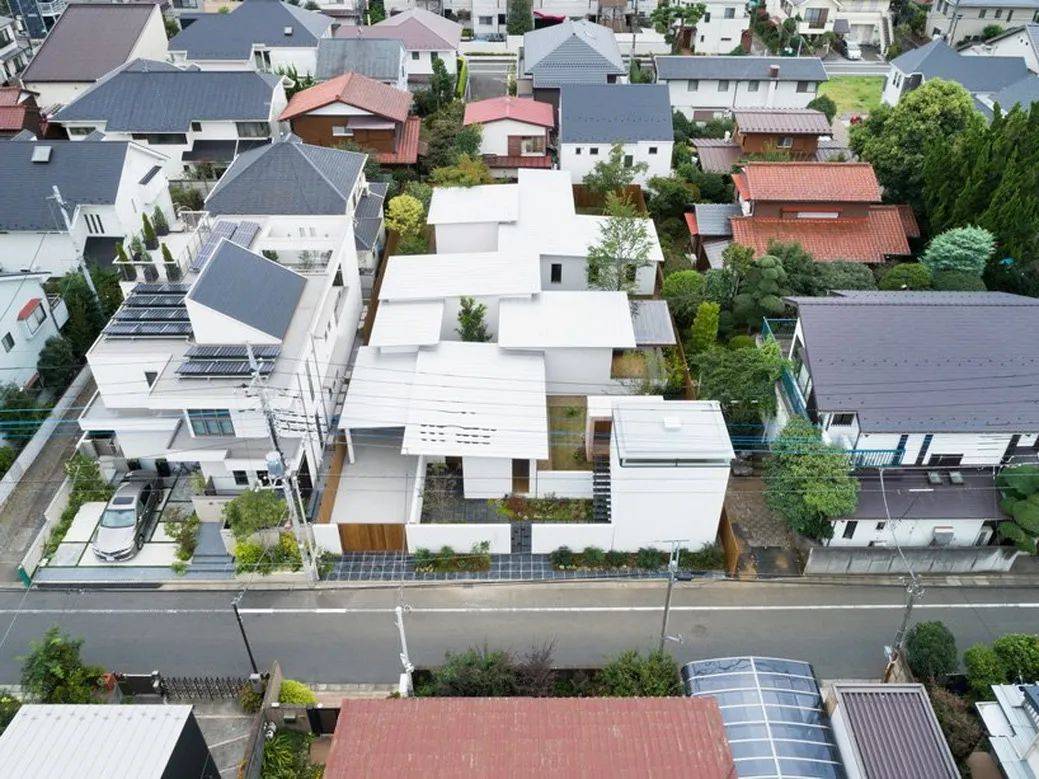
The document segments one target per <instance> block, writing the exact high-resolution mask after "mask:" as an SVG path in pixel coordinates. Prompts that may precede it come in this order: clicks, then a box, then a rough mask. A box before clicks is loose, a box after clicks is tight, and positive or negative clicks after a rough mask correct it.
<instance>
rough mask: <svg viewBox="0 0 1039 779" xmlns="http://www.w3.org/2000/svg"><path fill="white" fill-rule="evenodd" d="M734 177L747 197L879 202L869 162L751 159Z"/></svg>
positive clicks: (747, 198) (742, 193) (877, 185)
mask: <svg viewBox="0 0 1039 779" xmlns="http://www.w3.org/2000/svg"><path fill="white" fill-rule="evenodd" d="M738 176H742V181H741V180H740V179H739V178H737V177H738ZM733 180H734V181H735V183H736V188H737V189H738V190H739V191H740V194H741V195H742V196H743V198H744V199H745V200H773V201H775V200H787V201H791V202H801V203H809V202H811V203H879V202H880V184H879V183H878V182H877V177H876V175H875V174H874V173H873V166H872V165H870V164H869V163H868V162H748V163H747V164H746V165H744V166H743V171H742V173H739V174H733Z"/></svg>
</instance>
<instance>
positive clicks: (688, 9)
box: [649, 0, 707, 52]
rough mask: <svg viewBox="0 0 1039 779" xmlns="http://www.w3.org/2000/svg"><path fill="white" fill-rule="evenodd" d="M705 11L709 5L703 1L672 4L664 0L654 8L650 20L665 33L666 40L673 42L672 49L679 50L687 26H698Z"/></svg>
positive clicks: (659, 30) (655, 27)
mask: <svg viewBox="0 0 1039 779" xmlns="http://www.w3.org/2000/svg"><path fill="white" fill-rule="evenodd" d="M705 13H707V6H706V5H704V4H703V3H695V4H689V5H671V4H670V3H669V2H667V0H664V1H663V2H662V3H661V4H660V5H658V6H657V7H656V8H654V9H653V11H652V12H651V13H650V15H649V20H650V21H651V22H652V23H653V27H654V29H655V30H656V31H657V32H659V33H661V34H663V36H664V40H665V41H667V42H668V43H669V44H671V51H672V52H677V51H678V47H679V46H680V45H681V44H682V43H683V41H684V40H685V30H686V28H687V27H696V25H697V23H698V22H699V21H700V20H701V19H702V18H703V15H704V14H705Z"/></svg>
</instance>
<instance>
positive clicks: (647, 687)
mask: <svg viewBox="0 0 1039 779" xmlns="http://www.w3.org/2000/svg"><path fill="white" fill-rule="evenodd" d="M595 689H596V694H597V695H600V696H602V697H609V698H632V697H640V698H641V697H657V698H659V697H664V696H669V695H680V694H681V692H682V685H681V682H680V680H679V676H678V666H677V664H676V663H675V660H674V658H673V657H671V655H669V654H667V653H666V652H652V653H650V654H649V655H647V656H646V657H643V656H642V655H640V654H639V653H638V652H636V651H635V650H630V651H627V652H624V653H622V654H620V655H618V656H617V657H616V658H614V659H613V660H610V661H609V662H608V663H607V664H606V665H605V666H604V667H603V668H602V670H601V671H599V673H598V674H596V680H595Z"/></svg>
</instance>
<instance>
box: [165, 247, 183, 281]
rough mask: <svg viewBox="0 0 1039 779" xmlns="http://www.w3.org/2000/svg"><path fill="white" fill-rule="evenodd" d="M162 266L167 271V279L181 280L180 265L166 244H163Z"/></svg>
mask: <svg viewBox="0 0 1039 779" xmlns="http://www.w3.org/2000/svg"><path fill="white" fill-rule="evenodd" d="M162 267H163V270H165V271H166V279H167V280H168V281H180V277H181V273H180V266H179V265H177V261H176V260H174V259H173V254H172V253H171V252H170V247H168V246H167V245H166V244H162Z"/></svg>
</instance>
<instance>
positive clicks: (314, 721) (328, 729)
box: [307, 706, 339, 736]
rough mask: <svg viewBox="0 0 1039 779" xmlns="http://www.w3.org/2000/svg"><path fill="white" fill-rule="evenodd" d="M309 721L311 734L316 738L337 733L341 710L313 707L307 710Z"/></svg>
mask: <svg viewBox="0 0 1039 779" xmlns="http://www.w3.org/2000/svg"><path fill="white" fill-rule="evenodd" d="M307 720H308V721H309V723H310V732H311V733H313V734H314V735H315V736H323V735H326V734H329V733H335V730H336V722H338V721H339V708H338V707H334V708H328V709H326V708H324V707H323V706H322V707H320V708H319V707H317V706H311V707H310V708H308V709H307Z"/></svg>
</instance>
